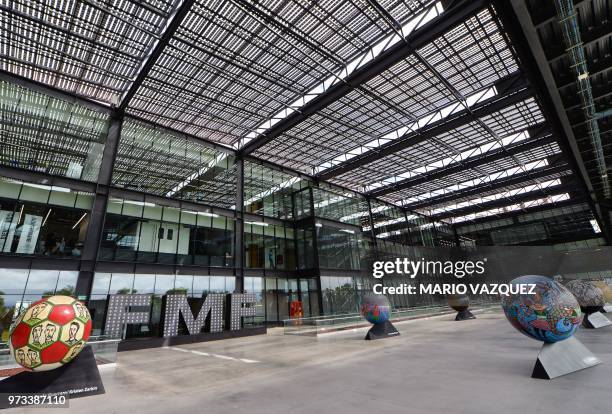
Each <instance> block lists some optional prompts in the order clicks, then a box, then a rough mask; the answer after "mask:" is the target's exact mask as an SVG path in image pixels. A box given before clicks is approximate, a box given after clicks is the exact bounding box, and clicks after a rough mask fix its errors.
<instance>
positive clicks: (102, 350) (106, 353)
mask: <svg viewBox="0 0 612 414" xmlns="http://www.w3.org/2000/svg"><path fill="white" fill-rule="evenodd" d="M119 341H120V339H113V338H108V337H104V336H91V337H89V339H88V340H87V345H89V346H90V347H91V349H92V351H93V353H94V356H95V358H96V361H97V362H98V364H112V363H115V362H116V361H117V346H118V345H119ZM18 367H19V365H18V364H17V363H16V362H15V360H14V359H13V357H12V356H11V354H10V351H9V345H8V343H7V342H0V370H2V369H10V368H18Z"/></svg>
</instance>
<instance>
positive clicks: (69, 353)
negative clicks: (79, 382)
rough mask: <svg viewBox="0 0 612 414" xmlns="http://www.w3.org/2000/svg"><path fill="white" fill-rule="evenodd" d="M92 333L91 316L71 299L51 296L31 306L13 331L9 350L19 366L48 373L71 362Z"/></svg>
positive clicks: (21, 315)
mask: <svg viewBox="0 0 612 414" xmlns="http://www.w3.org/2000/svg"><path fill="white" fill-rule="evenodd" d="M90 333H91V316H90V315H89V310H87V308H86V307H85V305H83V304H82V303H81V302H79V301H78V300H76V299H75V298H72V297H70V296H51V297H48V298H44V299H41V300H39V301H38V302H35V303H33V304H31V305H30V306H29V307H28V309H26V310H25V311H24V312H22V313H21V314H20V315H19V317H18V318H17V320H16V321H15V323H14V324H13V326H12V327H11V330H10V339H9V347H10V350H11V355H12V356H13V358H15V361H17V363H18V364H19V365H21V366H23V367H25V368H29V369H31V370H32V371H49V370H52V369H55V368H59V367H61V366H62V365H64V364H67V363H68V362H70V361H71V360H72V359H74V357H76V356H77V355H78V353H79V352H81V349H83V347H84V346H85V343H86V341H87V339H88V338H89V334H90Z"/></svg>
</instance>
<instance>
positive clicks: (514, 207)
mask: <svg viewBox="0 0 612 414" xmlns="http://www.w3.org/2000/svg"><path fill="white" fill-rule="evenodd" d="M569 199H570V195H569V194H568V193H563V194H559V195H553V196H549V197H544V198H538V199H536V200H531V201H527V202H524V203H517V204H511V205H507V206H504V207H498V208H494V209H490V210H485V211H480V212H476V213H471V214H467V215H464V216H459V217H453V218H452V219H450V220H451V222H452V223H453V224H456V223H463V222H465V221H472V220H476V219H480V218H485V217H491V216H497V215H500V214H505V213H511V212H514V211H522V210H525V209H528V208H532V207H538V206H543V205H547V204H554V203H559V202H561V201H566V200H569Z"/></svg>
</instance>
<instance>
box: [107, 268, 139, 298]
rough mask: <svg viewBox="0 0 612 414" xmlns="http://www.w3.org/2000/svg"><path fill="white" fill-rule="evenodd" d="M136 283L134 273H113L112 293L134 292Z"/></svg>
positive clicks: (110, 291) (124, 293)
mask: <svg viewBox="0 0 612 414" xmlns="http://www.w3.org/2000/svg"><path fill="white" fill-rule="evenodd" d="M133 285H134V275H133V274H131V273H113V274H112V276H111V283H110V290H109V293H110V294H111V295H114V294H118V295H126V294H131V293H132V287H133Z"/></svg>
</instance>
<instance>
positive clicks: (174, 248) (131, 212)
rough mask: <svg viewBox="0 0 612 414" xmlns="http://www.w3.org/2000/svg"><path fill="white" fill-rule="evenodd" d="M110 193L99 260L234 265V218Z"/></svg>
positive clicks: (213, 265) (204, 210) (205, 210)
mask: <svg viewBox="0 0 612 414" xmlns="http://www.w3.org/2000/svg"><path fill="white" fill-rule="evenodd" d="M202 210H203V211H195V210H192V209H189V208H177V207H170V206H161V205H157V204H155V203H152V202H148V201H135V200H129V199H119V198H111V199H110V200H109V202H108V207H107V213H106V220H105V223H104V231H103V235H102V242H101V245H100V250H99V256H98V257H99V259H100V260H110V261H128V262H145V263H165V264H181V265H200V266H207V267H209V266H210V267H233V265H234V243H233V238H234V220H233V219H232V218H228V217H224V216H221V215H219V214H216V213H212V212H210V211H209V210H207V209H202Z"/></svg>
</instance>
